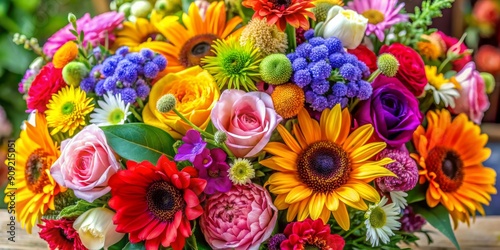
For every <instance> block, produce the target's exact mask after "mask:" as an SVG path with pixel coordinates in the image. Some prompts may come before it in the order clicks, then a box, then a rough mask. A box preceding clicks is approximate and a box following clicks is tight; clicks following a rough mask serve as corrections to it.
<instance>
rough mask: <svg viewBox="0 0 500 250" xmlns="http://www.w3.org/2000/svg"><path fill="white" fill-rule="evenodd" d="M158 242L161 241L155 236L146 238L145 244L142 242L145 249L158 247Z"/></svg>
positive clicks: (150, 249)
mask: <svg viewBox="0 0 500 250" xmlns="http://www.w3.org/2000/svg"><path fill="white" fill-rule="evenodd" d="M160 242H161V239H160V238H155V239H151V240H147V241H146V244H144V246H145V247H146V250H153V249H155V250H156V249H160V248H159V246H160Z"/></svg>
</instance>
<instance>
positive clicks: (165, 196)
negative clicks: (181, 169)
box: [146, 181, 185, 222]
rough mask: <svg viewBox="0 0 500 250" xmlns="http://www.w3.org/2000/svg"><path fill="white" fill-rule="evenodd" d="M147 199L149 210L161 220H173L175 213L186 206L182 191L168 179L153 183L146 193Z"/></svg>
mask: <svg viewBox="0 0 500 250" xmlns="http://www.w3.org/2000/svg"><path fill="white" fill-rule="evenodd" d="M146 201H147V204H148V208H149V211H151V213H153V214H154V215H155V216H156V218H157V219H159V220H161V221H168V222H171V221H173V219H174V216H175V213H177V212H178V211H180V210H182V209H184V207H185V202H184V199H183V198H182V193H181V191H180V190H178V189H177V188H175V187H174V186H172V184H170V183H168V182H166V181H158V182H154V183H153V184H151V185H150V186H149V188H148V191H147V193H146Z"/></svg>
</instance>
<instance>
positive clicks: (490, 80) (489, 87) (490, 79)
mask: <svg viewBox="0 0 500 250" xmlns="http://www.w3.org/2000/svg"><path fill="white" fill-rule="evenodd" d="M480 76H481V78H483V80H484V85H486V94H491V93H493V90H495V84H496V81H495V77H494V76H493V75H492V74H490V73H488V72H481V73H480Z"/></svg>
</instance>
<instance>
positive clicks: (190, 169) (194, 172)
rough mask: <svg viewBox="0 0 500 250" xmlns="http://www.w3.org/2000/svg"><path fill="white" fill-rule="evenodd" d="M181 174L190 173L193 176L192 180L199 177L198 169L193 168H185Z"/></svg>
mask: <svg viewBox="0 0 500 250" xmlns="http://www.w3.org/2000/svg"><path fill="white" fill-rule="evenodd" d="M181 172H185V173H188V174H189V175H190V176H191V178H193V177H198V170H196V168H194V167H191V166H190V167H185V168H183V169H182V170H181Z"/></svg>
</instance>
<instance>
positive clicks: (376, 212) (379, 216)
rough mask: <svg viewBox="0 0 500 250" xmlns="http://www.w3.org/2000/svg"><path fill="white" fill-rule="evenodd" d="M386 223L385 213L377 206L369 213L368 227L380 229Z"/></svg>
mask: <svg viewBox="0 0 500 250" xmlns="http://www.w3.org/2000/svg"><path fill="white" fill-rule="evenodd" d="M386 221H387V215H386V214H385V211H384V210H383V209H382V208H381V207H379V206H376V207H374V208H373V209H372V211H371V213H370V225H371V226H372V227H374V228H382V227H383V226H385V223H386Z"/></svg>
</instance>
